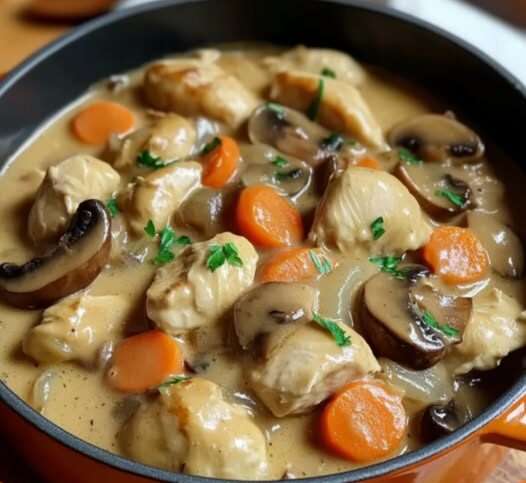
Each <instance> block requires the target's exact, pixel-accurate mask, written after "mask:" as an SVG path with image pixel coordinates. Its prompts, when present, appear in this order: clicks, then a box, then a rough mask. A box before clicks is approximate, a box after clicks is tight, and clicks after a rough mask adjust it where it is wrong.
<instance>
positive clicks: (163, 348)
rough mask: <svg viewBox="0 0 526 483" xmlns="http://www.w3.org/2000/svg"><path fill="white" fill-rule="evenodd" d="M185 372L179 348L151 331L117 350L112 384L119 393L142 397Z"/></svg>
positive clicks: (125, 341)
mask: <svg viewBox="0 0 526 483" xmlns="http://www.w3.org/2000/svg"><path fill="white" fill-rule="evenodd" d="M183 369H184V358H183V354H182V352H181V349H180V348H179V344H178V343H177V342H176V341H175V340H174V339H172V338H171V337H170V336H169V335H167V334H165V333H164V332H161V331H160V330H150V331H148V332H143V333H142V334H138V335H134V336H132V337H128V338H127V339H124V340H123V341H122V342H121V343H120V344H119V345H118V346H117V347H116V349H115V353H114V354H113V363H112V366H111V368H110V370H109V371H108V382H109V383H110V385H111V386H112V387H113V388H115V389H117V390H119V391H123V392H130V393H140V392H144V391H147V390H148V389H152V388H154V387H156V386H159V385H160V384H162V383H163V382H164V381H166V379H167V378H168V377H169V376H170V375H172V374H180V373H182V372H183Z"/></svg>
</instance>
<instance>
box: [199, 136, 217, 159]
mask: <svg viewBox="0 0 526 483" xmlns="http://www.w3.org/2000/svg"><path fill="white" fill-rule="evenodd" d="M220 145H221V139H220V138H218V137H215V138H214V139H212V141H210V142H209V143H207V144H205V146H204V148H203V149H201V156H204V155H205V154H208V153H211V152H212V151H213V150H214V149H216V148H217V147H218V146H220Z"/></svg>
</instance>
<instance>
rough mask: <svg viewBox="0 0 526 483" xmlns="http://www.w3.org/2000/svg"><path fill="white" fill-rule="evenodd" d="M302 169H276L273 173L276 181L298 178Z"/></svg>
mask: <svg viewBox="0 0 526 483" xmlns="http://www.w3.org/2000/svg"><path fill="white" fill-rule="evenodd" d="M302 173H303V171H302V170H301V169H300V168H295V169H290V170H289V171H278V172H276V174H275V178H276V180H277V181H287V180H289V179H298V178H299V177H300V176H301V174H302Z"/></svg>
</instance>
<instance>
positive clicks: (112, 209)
mask: <svg viewBox="0 0 526 483" xmlns="http://www.w3.org/2000/svg"><path fill="white" fill-rule="evenodd" d="M106 208H108V211H109V213H110V216H111V217H112V218H115V217H116V216H117V214H118V213H119V205H118V204H117V200H116V199H115V198H110V199H109V200H108V201H107V202H106Z"/></svg>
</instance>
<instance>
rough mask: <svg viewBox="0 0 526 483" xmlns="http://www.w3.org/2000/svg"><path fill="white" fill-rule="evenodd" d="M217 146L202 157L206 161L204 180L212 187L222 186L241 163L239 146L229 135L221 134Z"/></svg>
mask: <svg viewBox="0 0 526 483" xmlns="http://www.w3.org/2000/svg"><path fill="white" fill-rule="evenodd" d="M219 140H220V143H219V144H218V145H217V147H216V148H214V149H212V151H210V152H209V153H207V154H205V155H204V156H203V158H202V160H203V162H204V163H205V168H204V171H203V178H202V182H203V184H204V185H205V186H210V187H211V188H222V187H223V186H225V184H227V183H228V182H229V181H230V179H231V178H232V175H233V174H234V173H235V171H236V169H237V166H238V164H239V156H240V154H239V146H238V145H237V143H236V141H235V140H234V139H232V138H231V137H228V136H221V137H220V138H219Z"/></svg>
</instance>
